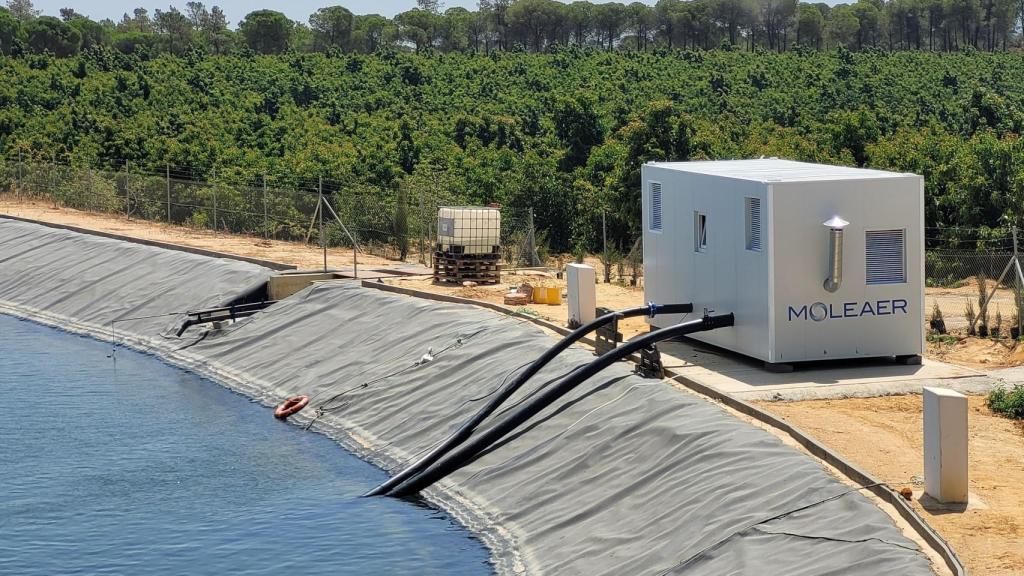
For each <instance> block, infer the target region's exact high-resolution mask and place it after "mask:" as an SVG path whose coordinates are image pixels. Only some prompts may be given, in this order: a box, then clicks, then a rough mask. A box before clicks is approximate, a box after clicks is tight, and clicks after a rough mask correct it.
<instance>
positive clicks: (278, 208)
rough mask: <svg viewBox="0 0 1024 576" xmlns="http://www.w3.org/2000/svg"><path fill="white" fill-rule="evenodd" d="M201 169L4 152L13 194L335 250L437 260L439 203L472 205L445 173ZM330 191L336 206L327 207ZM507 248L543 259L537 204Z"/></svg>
mask: <svg viewBox="0 0 1024 576" xmlns="http://www.w3.org/2000/svg"><path fill="white" fill-rule="evenodd" d="M193 173H194V171H193V170H191V169H189V168H182V167H175V166H166V167H165V169H164V170H162V171H147V170H142V169H139V168H133V167H132V166H131V165H130V164H129V163H125V165H124V167H123V168H122V169H120V170H111V169H97V168H92V167H88V166H78V165H73V164H60V163H54V162H39V161H35V160H26V159H22V158H3V159H0V190H5V191H6V193H7V194H8V195H9V196H11V197H13V198H14V199H21V200H32V201H44V202H52V203H53V205H54V207H58V206H63V207H68V208H74V209H78V210H84V211H89V212H96V213H104V214H110V215H118V216H123V217H124V218H126V219H129V220H130V219H139V220H148V221H154V222H164V223H168V224H172V225H176V226H184V227H187V228H191V229H194V230H206V231H210V232H213V233H232V234H245V235H251V236H254V237H256V238H262V239H264V240H285V241H292V242H304V243H307V244H314V245H318V246H319V245H326V246H327V247H328V248H352V247H353V243H355V244H357V245H358V248H359V251H360V252H361V253H364V254H372V255H374V256H378V257H381V258H385V259H389V260H394V261H405V262H413V263H420V264H422V265H424V266H431V265H432V263H433V254H434V249H435V244H436V239H437V214H438V209H439V208H440V207H443V206H452V205H460V204H464V202H460V201H459V199H458V198H455V197H453V196H452V195H451V194H450V193H449V192H448V191H447V188H446V187H445V185H444V184H445V183H444V180H443V175H442V174H440V173H437V174H436V175H434V177H433V178H429V179H424V178H422V177H417V178H407V179H406V180H404V181H403V183H402V184H401V185H400V186H399V188H398V189H397V190H393V189H386V188H383V187H373V186H366V185H362V186H356V187H350V186H346V185H344V184H342V183H338V182H333V181H325V180H319V181H316V182H295V181H290V180H288V179H283V178H277V177H274V176H263V177H260V179H259V182H255V183H239V182H237V181H234V180H233V179H232V178H230V177H220V178H218V177H217V173H216V171H213V172H212V175H211V177H210V178H209V179H206V180H200V179H195V178H193V177H192V174H193ZM321 197H322V198H323V200H324V202H325V203H326V206H327V209H325V210H323V211H321V210H320V208H319V206H320V205H321V204H320V199H321ZM321 219H322V227H323V234H322V238H321V232H320V231H321ZM501 249H502V258H503V260H504V263H505V265H506V266H507V267H512V268H515V267H520V266H538V265H541V264H542V262H541V260H540V258H539V256H538V247H537V244H536V231H535V229H534V227H533V214H532V210H530V209H527V210H515V209H508V208H504V209H502V218H501Z"/></svg>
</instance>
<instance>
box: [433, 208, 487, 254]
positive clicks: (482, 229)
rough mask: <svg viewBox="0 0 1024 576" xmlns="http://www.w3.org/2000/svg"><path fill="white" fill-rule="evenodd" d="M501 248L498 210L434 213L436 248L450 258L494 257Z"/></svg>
mask: <svg viewBox="0 0 1024 576" xmlns="http://www.w3.org/2000/svg"><path fill="white" fill-rule="evenodd" d="M500 244H501V210H499V209H497V208H455V207H445V208H439V209H438V210H437V246H438V250H440V251H442V252H450V253H453V254H497V253H498V252H499V249H500Z"/></svg>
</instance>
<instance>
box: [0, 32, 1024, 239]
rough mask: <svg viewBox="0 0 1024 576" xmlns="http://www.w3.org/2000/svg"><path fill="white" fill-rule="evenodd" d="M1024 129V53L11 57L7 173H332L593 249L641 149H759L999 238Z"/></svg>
mask: <svg viewBox="0 0 1024 576" xmlns="http://www.w3.org/2000/svg"><path fill="white" fill-rule="evenodd" d="M1022 128H1024V66H1021V57H1020V55H1019V54H1016V53H994V54H987V53H973V54H963V53H958V54H934V53H928V52H924V51H921V52H917V51H905V52H890V53H886V52H881V51H864V52H860V53H858V52H851V51H848V50H846V49H842V48H841V49H838V50H832V51H821V52H818V51H790V52H786V53H781V54H777V53H771V52H754V53H751V52H746V51H740V50H734V51H726V50H714V51H694V50H673V51H662V52H658V53H653V52H648V53H642V52H607V51H605V50H602V49H600V48H597V47H583V48H578V47H574V46H569V47H561V46H559V47H556V48H552V49H551V50H549V51H548V52H546V53H541V54H534V53H515V52H502V51H492V52H490V53H487V54H485V53H483V52H480V53H462V52H455V53H440V52H436V51H427V52H424V53H421V54H416V53H413V52H411V51H404V50H380V51H378V52H375V53H374V54H368V55H364V54H351V53H350V54H337V55H325V54H307V53H298V52H291V53H288V54H284V55H276V56H253V55H251V54H249V55H245V56H242V55H227V56H211V55H206V56H203V55H202V54H201V53H199V52H196V51H192V52H189V53H188V54H186V55H185V56H180V57H179V56H174V55H171V54H161V55H158V56H156V57H153V58H148V59H147V58H142V57H140V56H138V55H134V54H123V53H121V52H119V51H118V50H115V49H113V48H110V47H105V46H93V47H90V48H89V49H86V50H85V51H83V52H82V53H80V54H78V55H75V56H71V57H67V58H57V57H54V56H48V55H31V54H30V55H26V56H24V57H18V58H2V57H0V152H2V156H3V157H4V158H6V162H7V163H8V164H7V166H8V170H7V172H8V173H10V172H13V170H10V168H11V167H13V166H14V164H13V163H15V162H17V163H19V164H20V162H30V161H37V162H47V163H58V164H67V163H70V164H72V165H75V166H82V167H86V166H88V167H103V168H105V169H107V170H110V171H113V172H124V173H126V172H129V171H130V172H132V173H151V174H156V175H160V176H162V175H164V174H165V171H166V170H167V169H168V167H170V169H172V170H175V171H177V170H182V169H184V168H183V167H187V168H188V170H189V171H188V172H187V173H186V174H182V177H187V178H190V179H196V180H205V181H210V180H215V181H216V182H218V183H221V184H223V185H225V186H230V185H231V184H232V183H238V184H247V185H254V186H261V185H262V182H263V177H264V176H268V177H269V181H270V183H271V186H278V187H287V186H290V184H288V182H293V181H294V182H302V181H305V182H309V183H312V185H313V186H314V188H315V186H316V183H317V182H318V181H319V179H320V178H322V179H323V181H324V182H325V183H328V182H329V183H330V191H331V192H337V198H339V199H346V198H356V197H362V198H368V199H371V200H372V199H373V198H391V199H395V198H399V197H400V196H402V197H405V198H408V199H417V198H420V197H422V196H423V195H424V194H434V193H437V194H440V193H443V194H445V195H446V196H445V201H446V202H455V203H464V204H473V205H482V204H487V203H490V202H497V203H500V204H502V205H504V206H505V207H507V208H508V209H509V211H510V212H518V213H520V214H522V213H525V211H526V209H527V208H533V210H534V213H535V215H536V223H537V226H538V228H540V229H541V230H542V231H543V232H544V235H545V236H546V239H547V242H548V243H549V244H550V245H551V247H552V248H553V249H556V250H570V249H572V250H588V249H591V250H592V249H594V248H596V247H598V246H599V245H600V244H599V239H600V238H601V229H602V226H601V224H602V214H605V215H607V227H608V236H609V239H610V240H611V242H612V243H613V244H614V245H618V246H619V247H620V249H621V250H622V251H623V252H628V251H629V249H630V248H631V246H632V243H633V241H634V240H635V239H636V237H637V236H638V234H639V232H640V196H639V195H640V167H641V165H642V164H643V163H644V162H646V161H649V160H686V159H706V158H712V159H714V158H751V157H755V158H756V157H759V156H779V157H783V158H791V159H796V160H806V161H817V162H826V163H834V164H846V165H862V166H872V167H877V168H886V169H893V170H898V171H907V172H916V173H919V174H923V175H924V176H925V182H926V218H927V223H928V224H927V225H928V226H929V227H932V228H933V230H929V232H928V236H929V238H930V239H937V238H941V239H943V240H944V241H947V242H948V244H946V245H958V244H956V241H957V240H958V239H960V238H961V237H960V233H961V231H962V230H961V228H970V229H972V230H970V231H966V232H965V233H968V234H969V235H970V236H969V237H970V238H971V239H977V238H978V237H979V233H978V232H977V231H976V230H977V229H983V230H984V229H990V230H992V232H991V235H992V236H993V237H996V236H1004V235H1005V234H1006V230H1007V229H1008V228H1009V227H1010V226H1014V225H1016V226H1019V227H1024V146H1022V144H1021V140H1020V137H1019V135H1020V132H1021V130H1022ZM289 179H290V180H289ZM10 184H11V183H10V181H6V182H0V188H5V187H7V186H10ZM282 201H283V200H282ZM409 201H410V202H412V204H411V205H412V206H417V204H416V201H415V200H409ZM377 204H381V205H384V202H379V203H377ZM366 205H367V206H374V205H375V203H374V202H372V201H370V202H368V203H367V204H366ZM424 206H430V204H427V203H424ZM414 209H419V208H414ZM986 234H987V233H986V232H982V233H981V234H980V237H981V238H982V239H984V237H985V235H986ZM965 238H966V237H965ZM931 241H932V240H930V242H931ZM933 245H934V244H933Z"/></svg>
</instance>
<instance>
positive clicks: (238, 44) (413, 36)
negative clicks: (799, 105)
mask: <svg viewBox="0 0 1024 576" xmlns="http://www.w3.org/2000/svg"><path fill="white" fill-rule="evenodd" d="M417 3H418V7H417V8H414V9H412V10H408V11H406V12H402V13H400V14H397V15H395V17H394V18H386V17H384V16H380V15H378V14H366V15H356V14H353V13H352V12H351V11H349V10H348V9H346V8H344V7H342V6H330V7H325V8H321V9H319V10H317V11H316V12H315V13H313V14H311V15H310V16H309V19H308V21H307V22H296V21H292V20H290V19H289V18H288V17H287V16H285V15H284V14H282V13H280V12H276V11H273V10H256V11H254V12H250V13H249V14H247V15H245V16H244V17H243V18H242V19H241V20H240V21H239V22H238V23H237V26H236V27H234V28H232V27H231V26H230V22H229V20H228V17H227V15H226V14H225V13H224V11H223V10H221V9H220V8H218V7H216V6H213V7H212V8H209V9H208V8H207V7H206V6H205V5H204V4H203V3H201V2H188V3H187V4H186V6H185V9H184V11H181V10H179V9H178V8H175V7H173V6H172V7H170V8H169V9H167V10H160V9H158V10H155V11H154V12H153V14H152V16H151V15H150V13H149V11H147V10H146V9H144V8H137V9H135V10H134V11H133V13H132V14H125V15H124V17H123V18H122V19H121V20H120V21H119V22H113V21H111V20H103V21H100V22H96V21H93V20H90V19H89V18H87V17H85V16H83V15H80V14H78V13H76V12H75V11H74V10H73V9H70V8H64V9H61V11H60V17H59V18H58V17H55V16H49V15H47V16H44V15H41V14H40V12H39V11H38V10H35V9H34V8H33V6H32V3H31V0H9V1H8V3H7V9H6V10H4V9H0V53H2V54H4V55H20V54H27V53H36V54H43V53H49V54H52V55H55V56H59V57H65V56H71V55H74V54H77V53H78V52H79V51H81V50H86V49H89V48H91V47H93V46H107V47H111V48H113V49H116V50H118V51H120V52H122V53H125V54H136V55H139V56H142V57H145V58H149V57H155V56H156V55H157V54H160V53H170V54H175V55H184V54H186V53H188V52H190V51H197V50H198V51H202V52H204V53H209V54H229V53H239V52H241V53H245V52H247V51H249V52H255V53H259V54H280V53H284V52H289V51H295V52H325V53H339V52H349V53H351V52H358V53H372V52H375V51H377V50H381V49H409V50H415V51H416V52H421V51H423V50H427V49H430V50H438V51H443V52H467V51H471V52H491V51H494V50H504V51H509V50H523V51H532V52H541V51H544V50H549V49H551V48H552V47H554V46H577V47H596V48H600V49H604V50H628V51H641V52H645V51H655V50H672V49H677V48H682V49H703V50H709V49H715V48H725V49H743V50H750V51H753V50H756V49H759V48H760V49H765V50H771V51H779V52H781V51H787V50H792V49H802V50H807V49H810V50H822V49H829V48H834V47H838V46H843V47H846V48H848V49H851V50H864V49H869V48H872V49H875V48H877V49H885V50H911V49H913V50H925V49H926V50H933V51H947V52H948V51H960V50H965V49H973V50H985V51H998V50H1007V49H1009V48H1012V47H1020V45H1021V42H1022V36H1021V34H1020V30H1021V27H1020V26H1018V24H1021V26H1024V2H1020V1H1019V0H889V1H884V0H858V1H857V2H856V3H852V4H839V5H836V6H831V7H830V6H829V5H828V4H825V3H806V2H797V0H659V1H658V2H657V4H655V5H654V6H648V5H647V4H643V3H641V2H633V3H631V4H624V3H619V2H608V3H601V4H593V3H590V2H585V1H576V2H571V3H563V2H559V1H557V0H480V3H479V7H478V10H476V11H470V10H467V9H465V8H458V7H456V8H449V9H447V10H444V11H443V12H442V11H441V10H440V8H439V5H438V1H437V0H417Z"/></svg>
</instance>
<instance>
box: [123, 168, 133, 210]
mask: <svg viewBox="0 0 1024 576" xmlns="http://www.w3.org/2000/svg"><path fill="white" fill-rule="evenodd" d="M128 164H129V162H128V160H125V161H124V217H125V218H127V219H128V220H131V219H132V213H131V211H130V207H131V203H132V200H131V192H130V190H131V189H130V188H129V187H128V183H129V181H130V179H131V174H132V171H131V169H130V168H129V166H128Z"/></svg>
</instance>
